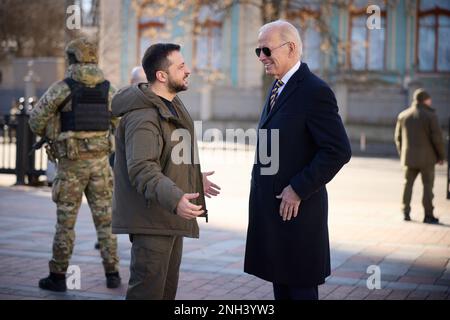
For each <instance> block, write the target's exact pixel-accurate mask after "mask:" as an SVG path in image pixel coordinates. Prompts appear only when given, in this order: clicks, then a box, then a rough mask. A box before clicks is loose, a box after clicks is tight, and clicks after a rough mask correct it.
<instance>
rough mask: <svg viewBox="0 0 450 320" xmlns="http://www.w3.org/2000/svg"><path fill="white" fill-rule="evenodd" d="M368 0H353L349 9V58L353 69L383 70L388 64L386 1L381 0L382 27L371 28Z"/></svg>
mask: <svg viewBox="0 0 450 320" xmlns="http://www.w3.org/2000/svg"><path fill="white" fill-rule="evenodd" d="M370 4H371V3H369V2H368V1H367V0H352V1H351V3H350V9H349V10H350V11H349V29H348V30H349V34H348V36H349V39H350V46H349V50H348V51H347V60H348V63H349V66H350V68H351V69H353V70H383V69H385V65H386V34H387V33H386V27H387V26H386V3H385V1H380V2H379V3H377V5H379V6H380V9H381V12H380V13H381V29H369V28H368V27H367V25H366V23H367V19H368V18H369V14H367V7H368V6H369V5H370Z"/></svg>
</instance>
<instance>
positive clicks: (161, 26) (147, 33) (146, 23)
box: [138, 17, 168, 61]
mask: <svg viewBox="0 0 450 320" xmlns="http://www.w3.org/2000/svg"><path fill="white" fill-rule="evenodd" d="M165 26H166V23H165V20H164V18H156V19H155V18H147V17H142V18H140V19H139V25H138V34H139V36H138V37H139V38H138V39H139V41H138V46H139V50H138V54H139V61H141V59H142V57H143V56H144V53H145V50H147V48H148V47H150V46H151V45H152V44H155V43H159V42H167V39H168V34H167V33H166V32H165Z"/></svg>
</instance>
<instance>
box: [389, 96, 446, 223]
mask: <svg viewBox="0 0 450 320" xmlns="http://www.w3.org/2000/svg"><path fill="white" fill-rule="evenodd" d="M395 144H396V146H397V151H398V153H399V155H400V159H401V163H402V165H403V166H404V168H405V184H404V190H403V214H404V219H405V221H410V220H411V218H410V211H411V206H410V203H411V195H412V189H413V184H414V180H415V179H416V177H417V175H418V174H419V173H420V175H421V177H422V182H423V199H422V204H423V207H424V209H425V217H424V220H423V222H425V223H439V220H438V219H437V218H435V217H434V215H433V209H434V207H433V184H434V166H435V165H436V163H439V164H441V165H442V164H443V161H444V159H445V147H444V140H443V137H442V132H441V129H440V127H439V122H438V119H437V116H436V113H435V111H434V109H432V108H431V97H430V95H429V94H428V93H427V92H426V91H425V90H423V89H417V90H416V91H415V92H414V101H413V103H412V104H411V107H410V108H408V109H406V110H404V111H403V112H401V113H400V114H399V116H398V119H397V125H396V128H395Z"/></svg>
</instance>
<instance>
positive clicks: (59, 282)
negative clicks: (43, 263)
mask: <svg viewBox="0 0 450 320" xmlns="http://www.w3.org/2000/svg"><path fill="white" fill-rule="evenodd" d="M39 288H41V289H44V290H50V291H57V292H64V291H67V286H66V275H65V274H64V273H53V272H50V275H49V276H48V277H47V278H43V279H41V280H39Z"/></svg>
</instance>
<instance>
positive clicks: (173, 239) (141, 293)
mask: <svg viewBox="0 0 450 320" xmlns="http://www.w3.org/2000/svg"><path fill="white" fill-rule="evenodd" d="M130 239H132V243H133V244H132V246H131V262H130V281H129V282H128V291H127V296H126V299H127V300H136V299H138V300H174V299H175V296H176V293H177V286H178V275H179V270H180V264H181V254H182V251H183V237H181V236H161V235H142V234H134V235H132V236H130Z"/></svg>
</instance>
